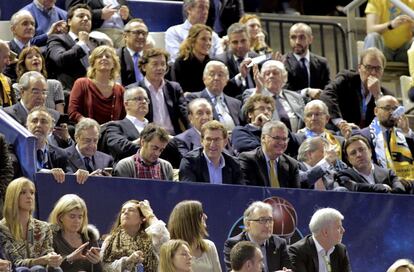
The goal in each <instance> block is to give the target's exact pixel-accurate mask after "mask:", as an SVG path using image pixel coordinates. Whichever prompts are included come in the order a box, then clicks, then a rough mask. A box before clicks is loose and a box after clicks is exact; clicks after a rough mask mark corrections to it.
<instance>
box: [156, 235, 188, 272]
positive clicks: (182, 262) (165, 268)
mask: <svg viewBox="0 0 414 272" xmlns="http://www.w3.org/2000/svg"><path fill="white" fill-rule="evenodd" d="M191 260H192V256H191V252H190V246H189V245H188V243H187V242H186V241H183V240H178V239H172V240H170V241H168V242H166V243H165V244H163V245H162V246H161V251H160V266H159V269H158V270H159V272H191V271H193V270H192V269H191Z"/></svg>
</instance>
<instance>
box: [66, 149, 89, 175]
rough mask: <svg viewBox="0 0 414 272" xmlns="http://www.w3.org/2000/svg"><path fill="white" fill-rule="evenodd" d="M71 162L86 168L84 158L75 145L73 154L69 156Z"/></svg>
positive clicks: (76, 166) (72, 150)
mask: <svg viewBox="0 0 414 272" xmlns="http://www.w3.org/2000/svg"><path fill="white" fill-rule="evenodd" d="M69 161H70V163H71V164H73V165H74V166H75V168H77V169H83V170H86V167H85V164H84V163H83V160H82V158H81V157H80V155H79V153H78V151H77V150H76V148H75V146H72V147H71V156H70V158H69Z"/></svg>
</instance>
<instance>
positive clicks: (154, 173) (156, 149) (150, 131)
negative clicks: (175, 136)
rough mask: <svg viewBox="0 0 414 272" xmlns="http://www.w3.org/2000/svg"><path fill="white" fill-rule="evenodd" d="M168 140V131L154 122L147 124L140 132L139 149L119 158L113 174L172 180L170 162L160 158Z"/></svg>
mask: <svg viewBox="0 0 414 272" xmlns="http://www.w3.org/2000/svg"><path fill="white" fill-rule="evenodd" d="M168 140H169V135H168V132H167V131H166V130H165V129H163V128H162V127H160V126H157V125H155V124H152V123H150V124H148V125H147V126H145V128H144V129H143V130H142V132H141V134H140V140H139V142H140V149H139V150H138V151H137V153H136V154H135V155H132V156H130V157H126V158H124V159H122V160H120V161H119V162H118V163H117V165H116V167H115V169H114V176H119V177H129V178H140V179H156V180H173V168H172V166H171V164H170V163H169V162H168V161H166V160H163V159H160V158H159V157H160V154H161V152H162V151H163V150H164V148H165V146H166V145H167V143H168Z"/></svg>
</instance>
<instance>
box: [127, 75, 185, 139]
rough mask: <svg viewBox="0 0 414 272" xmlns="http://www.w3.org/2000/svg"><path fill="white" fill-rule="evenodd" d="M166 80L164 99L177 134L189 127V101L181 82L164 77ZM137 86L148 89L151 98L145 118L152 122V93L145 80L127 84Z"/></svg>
mask: <svg viewBox="0 0 414 272" xmlns="http://www.w3.org/2000/svg"><path fill="white" fill-rule="evenodd" d="M164 81H165V85H164V87H163V89H162V90H163V92H164V101H165V103H166V104H167V110H168V113H169V115H170V119H171V123H172V125H173V127H174V132H175V134H180V133H181V132H183V131H184V130H185V129H187V128H188V127H189V122H188V113H187V101H186V99H185V98H184V96H183V89H181V86H180V84H178V83H177V82H175V81H169V80H167V79H164ZM136 86H139V87H142V88H144V89H145V90H146V91H147V95H148V98H149V99H150V104H149V107H148V114H147V115H146V116H145V118H147V119H148V122H150V123H151V122H152V121H153V118H154V117H153V114H154V109H153V107H154V104H153V102H152V101H151V93H150V91H149V89H148V88H147V86H145V83H144V81H141V82H139V83H135V84H131V85H129V86H127V88H131V87H136ZM180 122H181V123H182V125H183V126H184V128H185V129H184V130H183V129H182V128H181V127H180Z"/></svg>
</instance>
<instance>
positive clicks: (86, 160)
mask: <svg viewBox="0 0 414 272" xmlns="http://www.w3.org/2000/svg"><path fill="white" fill-rule="evenodd" d="M99 129H100V126H99V124H98V122H96V121H95V120H93V119H90V118H82V119H81V120H80V121H79V122H78V123H77V124H76V129H75V141H76V145H74V146H71V147H69V148H67V149H66V152H67V154H68V169H70V171H71V172H73V173H75V174H78V172H81V171H82V172H84V173H83V175H86V176H88V175H90V176H110V175H111V172H112V169H110V170H105V168H112V164H113V162H114V161H113V159H112V157H111V156H110V155H107V154H105V153H103V152H100V151H97V148H98V141H99Z"/></svg>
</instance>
